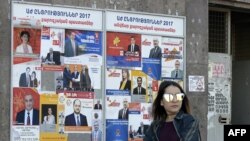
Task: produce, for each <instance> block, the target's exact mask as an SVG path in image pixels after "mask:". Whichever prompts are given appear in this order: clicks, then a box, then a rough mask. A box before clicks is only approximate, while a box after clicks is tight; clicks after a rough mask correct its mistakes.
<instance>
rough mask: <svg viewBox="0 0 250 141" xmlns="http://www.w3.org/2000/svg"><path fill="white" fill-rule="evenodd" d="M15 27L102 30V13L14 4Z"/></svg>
mask: <svg viewBox="0 0 250 141" xmlns="http://www.w3.org/2000/svg"><path fill="white" fill-rule="evenodd" d="M12 9H15V10H13V13H12V18H13V19H12V21H13V24H14V25H26V26H47V27H58V28H74V29H88V30H102V24H100V23H102V12H101V11H95V10H82V9H76V8H74V9H73V8H63V7H52V6H44V5H31V4H17V3H13V8H12Z"/></svg>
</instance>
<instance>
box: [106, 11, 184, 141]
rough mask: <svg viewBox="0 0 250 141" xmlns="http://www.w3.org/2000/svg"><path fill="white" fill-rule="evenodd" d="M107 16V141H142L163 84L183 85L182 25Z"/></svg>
mask: <svg viewBox="0 0 250 141" xmlns="http://www.w3.org/2000/svg"><path fill="white" fill-rule="evenodd" d="M106 14H107V16H106V17H107V19H106V25H107V33H106V60H105V61H106V65H107V69H106V74H105V76H106V80H105V84H106V99H105V103H106V110H105V112H106V113H105V115H106V140H107V141H116V140H122V141H132V140H134V141H142V140H143V137H144V136H145V132H146V130H147V129H148V128H149V126H150V124H151V122H152V117H151V113H152V103H153V101H154V99H155V98H156V96H157V91H158V87H159V84H160V82H161V81H162V80H174V81H176V82H178V83H180V84H181V86H183V79H184V72H185V70H184V69H185V68H184V61H183V60H184V39H183V31H180V29H182V27H181V25H182V26H183V24H181V23H182V22H181V21H179V19H178V20H175V18H168V17H160V16H159V17H158V16H151V15H143V14H141V15H139V14H133V13H121V12H111V11H107V13H106ZM169 22H173V23H172V24H168V23H169ZM171 30H172V31H173V32H172V31H171ZM173 36H179V38H177V37H173Z"/></svg>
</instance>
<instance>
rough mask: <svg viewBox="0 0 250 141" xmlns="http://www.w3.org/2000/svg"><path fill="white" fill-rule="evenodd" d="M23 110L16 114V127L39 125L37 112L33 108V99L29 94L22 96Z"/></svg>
mask: <svg viewBox="0 0 250 141" xmlns="http://www.w3.org/2000/svg"><path fill="white" fill-rule="evenodd" d="M24 105H25V109H24V110H22V111H20V112H18V113H17V115H16V122H17V124H18V125H39V111H38V110H36V109H34V108H33V105H34V99H33V96H32V95H31V94H27V95H25V96H24Z"/></svg>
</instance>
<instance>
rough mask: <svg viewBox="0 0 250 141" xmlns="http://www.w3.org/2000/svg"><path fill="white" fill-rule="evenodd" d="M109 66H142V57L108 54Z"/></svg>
mask: <svg viewBox="0 0 250 141" xmlns="http://www.w3.org/2000/svg"><path fill="white" fill-rule="evenodd" d="M107 66H117V67H118V66H120V67H140V66H141V59H140V58H138V57H127V56H107Z"/></svg>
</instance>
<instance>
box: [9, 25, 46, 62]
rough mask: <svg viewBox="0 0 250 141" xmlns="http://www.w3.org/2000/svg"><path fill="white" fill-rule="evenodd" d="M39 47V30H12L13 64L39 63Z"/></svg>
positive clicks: (19, 28) (20, 28) (17, 28)
mask: <svg viewBox="0 0 250 141" xmlns="http://www.w3.org/2000/svg"><path fill="white" fill-rule="evenodd" d="M40 46H41V29H40V28H22V27H14V28H13V47H12V49H13V55H14V59H13V62H14V64H17V63H24V62H34V61H40V59H39V57H40Z"/></svg>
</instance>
